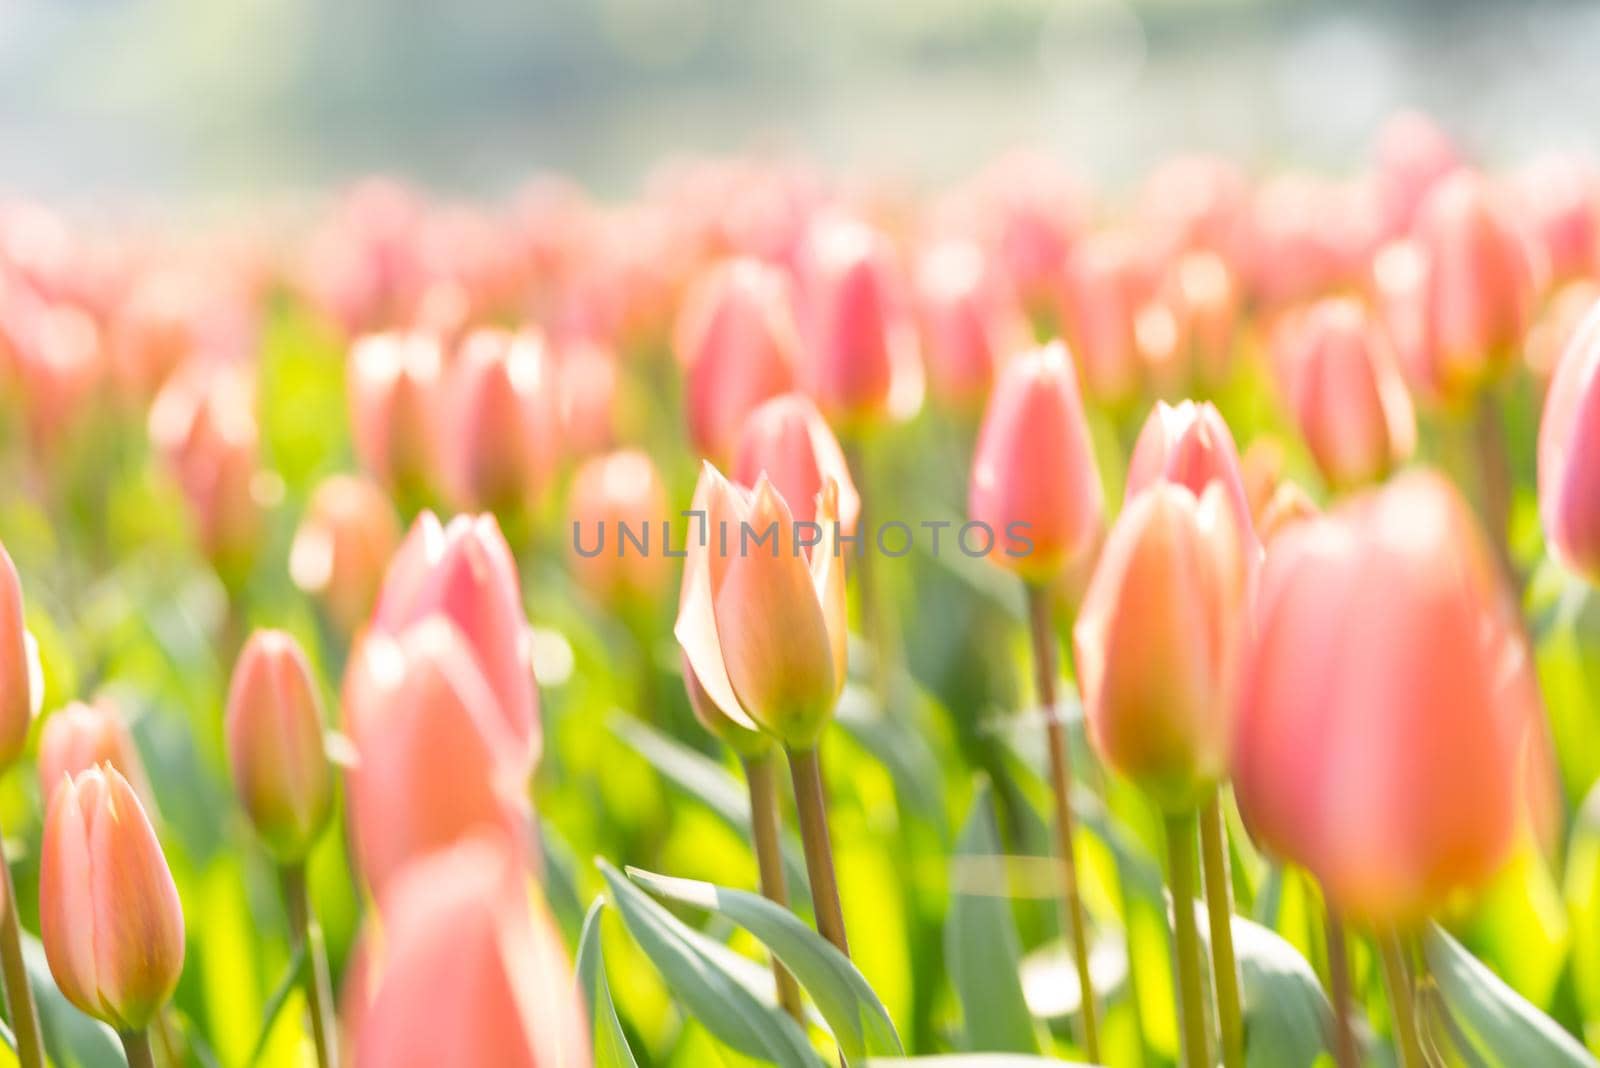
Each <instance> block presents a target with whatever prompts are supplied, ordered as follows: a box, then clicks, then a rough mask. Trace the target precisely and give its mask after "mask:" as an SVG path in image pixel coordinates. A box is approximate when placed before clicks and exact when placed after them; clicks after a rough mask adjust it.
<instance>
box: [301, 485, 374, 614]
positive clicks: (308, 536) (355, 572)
mask: <svg viewBox="0 0 1600 1068" xmlns="http://www.w3.org/2000/svg"><path fill="white" fill-rule="evenodd" d="M399 543H400V523H399V521H398V520H397V519H396V518H395V514H394V506H393V505H392V504H390V503H389V498H388V497H387V496H385V495H384V493H383V491H382V490H380V489H379V488H378V487H377V485H376V484H374V483H372V482H369V481H368V480H367V479H365V478H362V477H360V476H359V475H333V476H331V477H329V478H327V479H324V480H323V481H322V482H321V483H320V484H319V485H318V486H317V488H316V490H315V491H314V492H313V493H312V494H311V503H310V505H309V507H307V509H306V515H305V518H304V519H303V520H301V522H300V527H299V529H298V530H296V531H295V535H294V543H293V545H291V546H290V549H289V577H290V578H292V579H293V580H294V584H295V586H296V587H298V588H299V589H300V590H301V591H302V592H304V593H308V594H310V595H311V596H313V597H316V598H317V599H318V600H320V601H321V602H322V605H323V607H324V608H325V609H326V610H327V612H328V615H329V616H330V617H331V618H332V619H333V621H334V623H335V625H337V626H338V628H339V629H340V630H341V631H342V632H344V633H345V634H351V633H353V632H354V631H355V630H356V628H357V627H359V626H360V625H361V624H362V623H363V622H364V621H365V620H366V618H367V616H368V615H369V614H370V613H371V611H372V606H373V605H374V604H375V603H376V602H377V599H378V588H379V586H380V585H381V584H382V582H383V572H384V568H385V566H387V564H388V563H389V558H390V557H391V556H392V555H394V551H395V548H396V547H397V546H398V545H399Z"/></svg>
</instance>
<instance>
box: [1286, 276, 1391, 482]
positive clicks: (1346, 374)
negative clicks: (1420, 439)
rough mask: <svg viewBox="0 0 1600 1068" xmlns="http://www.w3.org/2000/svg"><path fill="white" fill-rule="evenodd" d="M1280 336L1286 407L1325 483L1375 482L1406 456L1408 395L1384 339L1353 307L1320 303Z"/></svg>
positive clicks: (1346, 303) (1352, 303) (1332, 300)
mask: <svg viewBox="0 0 1600 1068" xmlns="http://www.w3.org/2000/svg"><path fill="white" fill-rule="evenodd" d="M1281 336H1282V337H1283V339H1284V346H1285V349H1286V351H1285V353H1284V354H1283V359H1284V363H1285V364H1286V366H1285V368H1284V373H1285V375H1286V376H1287V378H1288V384H1289V388H1288V392H1289V402H1290V407H1291V408H1292V409H1293V411H1294V414H1295V418H1296V420H1297V421H1298V423H1299V425H1300V433H1301V435H1302V436H1303V437H1304V438H1305V442H1306V445H1307V447H1309V448H1310V450H1311V457H1312V459H1314V460H1315V461H1316V463H1317V467H1318V469H1319V470H1321V472H1322V477H1323V478H1325V479H1327V481H1328V484H1329V485H1332V486H1335V487H1340V488H1344V487H1350V486H1357V485H1361V484H1363V483H1368V482H1376V481H1379V480H1381V479H1383V478H1384V477H1385V476H1386V475H1388V473H1389V472H1390V471H1391V470H1392V469H1393V468H1394V467H1395V466H1396V465H1397V464H1400V463H1403V462H1404V461H1405V460H1407V459H1409V458H1410V456H1411V453H1412V451H1413V450H1414V449H1415V448H1416V444H1417V421H1416V413H1415V412H1414V411H1413V410H1412V406H1411V394H1410V392H1409V391H1408V390H1407V389H1406V384H1405V380H1404V378H1403V377H1402V376H1401V374H1400V368H1399V365H1398V363H1397V362H1396V361H1395V359H1394V356H1393V353H1392V351H1391V350H1390V348H1389V342H1388V339H1387V338H1386V337H1385V336H1384V334H1383V332H1382V330H1380V329H1379V328H1378V327H1377V325H1376V324H1375V323H1373V322H1372V321H1371V320H1370V319H1369V318H1368V317H1367V313H1366V311H1365V309H1363V308H1362V306H1361V305H1360V304H1358V303H1356V302H1355V301H1353V300H1348V299H1343V298H1330V299H1327V300H1324V301H1321V302H1319V303H1318V304H1316V305H1314V306H1312V307H1311V308H1310V309H1308V310H1307V311H1306V312H1305V313H1304V315H1303V316H1302V317H1301V318H1300V319H1299V320H1298V321H1296V322H1295V323H1293V324H1291V325H1289V326H1287V327H1286V328H1285V332H1284V333H1283V334H1282V335H1281Z"/></svg>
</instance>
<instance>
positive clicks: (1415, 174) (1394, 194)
mask: <svg viewBox="0 0 1600 1068" xmlns="http://www.w3.org/2000/svg"><path fill="white" fill-rule="evenodd" d="M1375 154H1376V159H1375V160H1374V165H1375V170H1374V181H1375V184H1376V193H1377V197H1378V208H1379V213H1380V216H1381V218H1382V222H1383V230H1384V236H1386V237H1391V238H1392V237H1399V236H1400V235H1402V234H1404V233H1406V232H1407V231H1408V230H1410V229H1411V225H1412V222H1413V221H1414V220H1415V219H1416V216H1417V212H1418V210H1419V209H1420V208H1421V207H1422V203H1423V201H1424V200H1426V199H1427V197H1428V194H1429V193H1430V192H1431V191H1432V190H1433V188H1434V186H1436V185H1438V184H1439V182H1440V181H1442V180H1443V179H1445V178H1447V177H1448V176H1449V175H1450V174H1452V173H1453V172H1454V171H1455V170H1457V169H1458V168H1459V167H1460V166H1461V165H1462V161H1461V157H1460V155H1459V154H1458V153H1457V151H1456V146H1455V145H1454V144H1453V143H1452V142H1451V140H1450V137H1449V135H1448V134H1446V133H1445V132H1444V131H1443V130H1442V129H1440V128H1439V125H1438V124H1437V123H1435V122H1434V121H1433V120H1432V119H1430V118H1428V116H1426V115H1423V114H1421V113H1419V112H1415V111H1402V112H1399V113H1397V114H1395V115H1393V116H1391V117H1390V118H1389V120H1388V121H1387V122H1385V123H1384V124H1383V129H1382V130H1381V131H1379V133H1378V142H1377V146H1376V153H1375Z"/></svg>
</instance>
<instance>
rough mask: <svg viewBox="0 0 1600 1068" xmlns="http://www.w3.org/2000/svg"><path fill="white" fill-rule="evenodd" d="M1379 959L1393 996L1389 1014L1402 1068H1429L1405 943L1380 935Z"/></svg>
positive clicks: (1391, 933)
mask: <svg viewBox="0 0 1600 1068" xmlns="http://www.w3.org/2000/svg"><path fill="white" fill-rule="evenodd" d="M1378 958H1379V960H1380V961H1381V962H1382V965H1383V983H1384V988H1385V989H1386V990H1387V991H1388V994H1389V1013H1390V1016H1391V1019H1392V1023H1393V1024H1394V1046H1395V1054H1396V1056H1397V1058H1398V1061H1399V1065H1400V1068H1427V1064H1428V1062H1427V1060H1426V1059H1425V1058H1424V1057H1423V1056H1422V1037H1421V1035H1420V1033H1419V1032H1418V1030H1417V1010H1416V994H1415V990H1414V988H1413V987H1412V984H1411V970H1410V968H1408V967H1407V966H1406V954H1405V946H1404V943H1403V942H1401V940H1400V935H1399V934H1398V933H1397V932H1395V931H1392V930H1390V931H1383V932H1380V933H1379V934H1378Z"/></svg>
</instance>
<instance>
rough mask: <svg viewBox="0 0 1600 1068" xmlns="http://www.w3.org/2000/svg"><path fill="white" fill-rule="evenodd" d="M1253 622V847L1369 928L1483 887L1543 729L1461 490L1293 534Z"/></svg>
mask: <svg viewBox="0 0 1600 1068" xmlns="http://www.w3.org/2000/svg"><path fill="white" fill-rule="evenodd" d="M1257 604H1258V612H1257V616H1256V620H1255V628H1254V631H1253V640H1252V644H1251V649H1250V651H1249V653H1248V654H1247V656H1246V662H1245V664H1246V666H1245V670H1244V676H1243V683H1242V701H1241V705H1240V720H1239V724H1238V730H1237V732H1236V734H1235V738H1236V747H1235V750H1234V788H1235V791H1236V794H1237V796H1238V800H1239V807H1240V810H1241V812H1242V813H1243V814H1244V817H1245V822H1246V825H1247V826H1248V827H1249V828H1250V832H1251V834H1252V835H1253V836H1254V837H1255V838H1256V840H1257V841H1258V842H1259V843H1260V844H1261V845H1262V846H1263V847H1265V848H1267V849H1268V850H1270V851H1271V852H1273V853H1274V854H1276V855H1278V856H1280V857H1282V858H1284V859H1287V860H1292V861H1295V862H1297V863H1299V864H1301V865H1303V866H1305V867H1306V868H1307V869H1309V870H1310V871H1311V872H1312V873H1313V874H1314V875H1316V876H1317V878H1318V879H1319V880H1320V881H1321V882H1322V885H1323V887H1324V888H1325V889H1326V891H1327V892H1328V894H1329V896H1330V897H1331V899H1332V900H1333V902H1334V903H1335V904H1337V905H1338V907H1339V908H1340V909H1342V910H1343V911H1345V912H1346V913H1347V914H1349V915H1353V916H1356V917H1358V918H1360V919H1363V920H1366V921H1369V922H1375V923H1380V924H1382V923H1405V922H1410V921H1415V920H1417V919H1420V918H1421V917H1423V916H1425V915H1426V914H1428V913H1429V912H1431V911H1433V910H1434V909H1436V908H1438V907H1439V906H1441V905H1442V904H1443V903H1444V902H1445V901H1446V899H1447V898H1448V896H1449V895H1450V894H1451V893H1453V892H1454V891H1457V890H1471V889H1475V888H1481V887H1482V886H1483V885H1484V884H1485V883H1486V882H1487V881H1488V880H1489V879H1490V877H1492V876H1493V874H1494V872H1495V871H1496V870H1497V869H1498V867H1499V866H1500V864H1501V862H1502V861H1503V860H1504V859H1505V858H1506V856H1507V854H1508V851H1509V849H1510V847H1511V843H1512V837H1513V832H1514V830H1515V828H1516V823H1517V813H1518V812H1519V811H1520V809H1521V805H1520V799H1521V796H1522V787H1521V776H1522V769H1523V766H1524V758H1525V750H1526V740H1527V738H1528V737H1529V727H1530V726H1531V725H1532V724H1533V723H1534V722H1535V721H1536V717H1538V716H1539V715H1540V714H1541V710H1540V709H1539V700H1538V691H1537V689H1536V688H1535V684H1534V680H1533V676H1532V669H1531V665H1530V662H1529V658H1528V653H1527V650H1526V648H1525V647H1524V645H1523V642H1522V638H1521V633H1520V628H1519V626H1518V624H1517V621H1516V619H1515V616H1514V614H1513V609H1512V606H1511V604H1510V601H1509V598H1508V597H1507V596H1506V594H1505V592H1504V590H1502V589H1501V587H1500V585H1499V572H1498V571H1497V570H1496V566H1495V563H1494V560H1493V557H1492V556H1491V555H1490V551H1489V547H1488V545H1487V543H1486V542H1485V540H1484V539H1483V537H1482V535H1481V534H1480V533H1479V532H1478V531H1477V530H1476V529H1475V527H1474V526H1473V520H1472V518H1471V514H1470V512H1469V511H1468V509H1467V506H1466V504H1465V503H1464V502H1463V501H1462V500H1461V498H1460V496H1459V495H1458V494H1457V492H1456V490H1455V489H1454V488H1452V487H1451V486H1450V484H1449V483H1448V482H1446V481H1445V480H1444V479H1443V478H1442V477H1440V476H1438V475H1436V474H1433V473H1430V472H1417V473H1413V474H1408V475H1403V476H1401V477H1400V478H1399V479H1397V480H1395V481H1393V482H1391V483H1389V485H1388V486H1387V487H1386V488H1384V489H1382V490H1378V491H1374V492H1371V493H1368V494H1365V495H1363V496H1360V497H1357V498H1353V499H1351V500H1350V501H1347V502H1346V503H1345V504H1344V505H1342V506H1341V507H1340V508H1338V509H1337V510H1335V511H1334V512H1332V513H1330V514H1329V515H1328V516H1326V517H1322V518H1317V519H1310V520H1306V521H1304V522H1301V523H1297V524H1295V525H1294V526H1292V527H1291V528H1289V529H1288V530H1286V531H1284V532H1283V533H1282V534H1280V535H1279V536H1278V537H1277V539H1276V540H1275V541H1274V542H1273V544H1272V548H1271V550H1270V551H1269V552H1268V554H1267V561H1266V565H1265V568H1264V570H1263V572H1262V574H1261V576H1260V586H1259V590H1258V600H1257Z"/></svg>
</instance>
